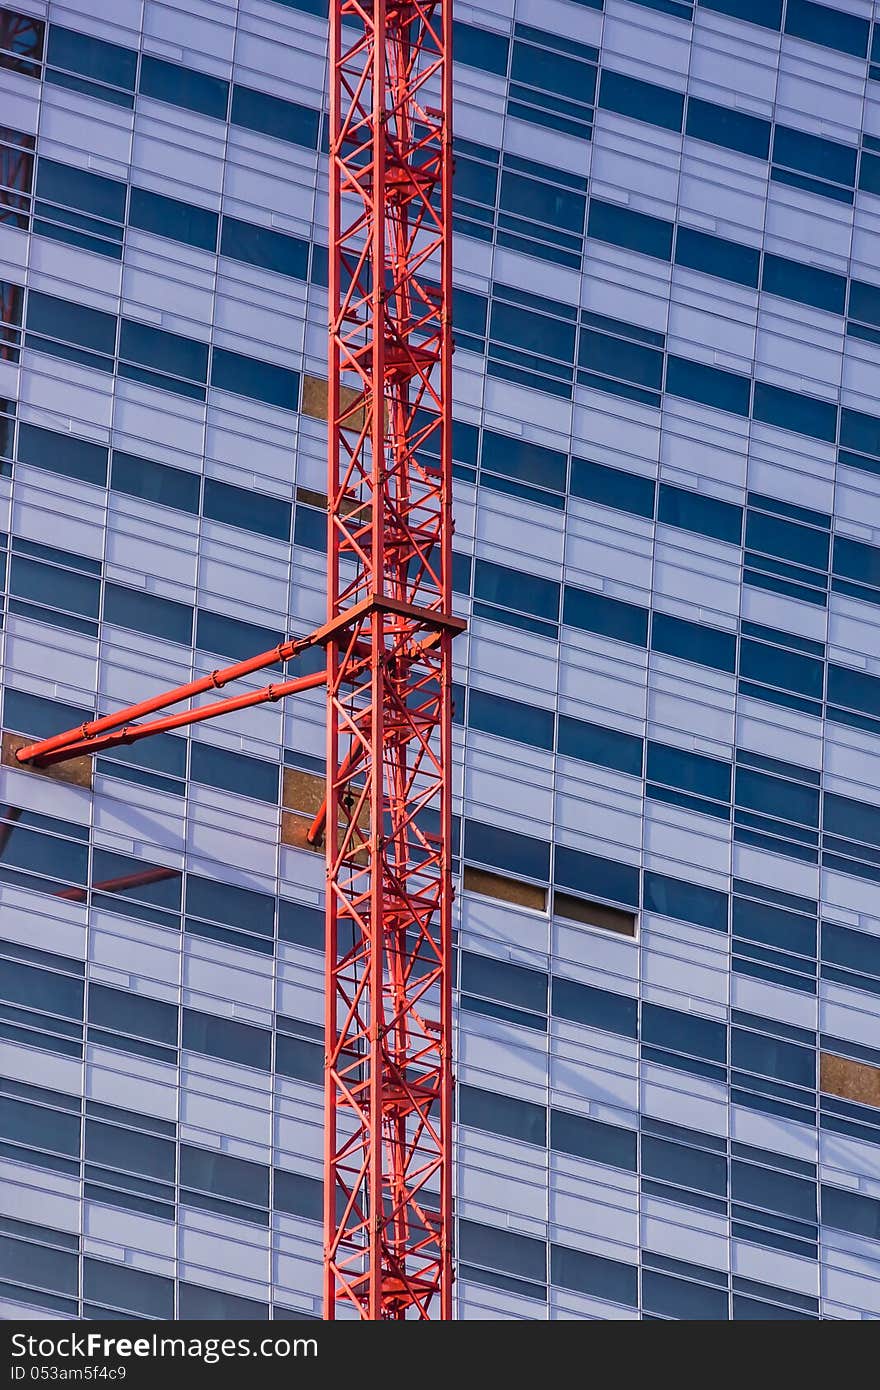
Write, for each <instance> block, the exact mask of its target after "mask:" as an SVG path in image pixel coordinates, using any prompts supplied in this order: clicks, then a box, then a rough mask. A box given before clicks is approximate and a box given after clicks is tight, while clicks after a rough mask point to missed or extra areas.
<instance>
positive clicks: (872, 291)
mask: <svg viewBox="0 0 880 1390" xmlns="http://www.w3.org/2000/svg"><path fill="white" fill-rule="evenodd" d="M877 32H878V33H880V29H878V31H877ZM849 314H850V318H853V319H858V320H859V322H860V323H871V324H874V325H876V326H877V327H880V285H871V284H868V283H867V282H866V281H864V280H850V282H849Z"/></svg>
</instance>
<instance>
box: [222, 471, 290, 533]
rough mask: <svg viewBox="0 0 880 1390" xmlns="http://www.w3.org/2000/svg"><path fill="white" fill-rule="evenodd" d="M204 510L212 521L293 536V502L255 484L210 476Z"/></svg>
mask: <svg viewBox="0 0 880 1390" xmlns="http://www.w3.org/2000/svg"><path fill="white" fill-rule="evenodd" d="M204 514H205V516H206V517H210V518H211V520H212V521H222V522H225V523H226V525H227V526H237V527H241V528H242V529H243V530H245V531H254V532H255V533H256V534H257V535H259V536H269V537H270V538H271V539H273V540H279V541H289V540H290V514H291V505H290V503H289V502H284V501H282V499H281V498H280V497H269V496H267V495H266V493H264V492H255V491H254V490H253V489H252V488H243V487H234V486H233V484H232V483H221V482H218V481H217V480H216V479H214V478H206V479H205V500H204Z"/></svg>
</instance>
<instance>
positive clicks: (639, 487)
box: [570, 458, 655, 518]
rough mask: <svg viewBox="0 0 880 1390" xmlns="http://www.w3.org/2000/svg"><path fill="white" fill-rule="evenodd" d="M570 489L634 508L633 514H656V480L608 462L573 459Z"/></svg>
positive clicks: (620, 507) (621, 508) (604, 502)
mask: <svg viewBox="0 0 880 1390" xmlns="http://www.w3.org/2000/svg"><path fill="white" fill-rule="evenodd" d="M570 490H571V495H572V496H573V497H582V498H584V499H585V500H586V501H590V502H599V503H600V504H601V505H603V506H606V507H615V508H617V510H618V511H623V512H631V513H632V515H633V516H643V517H647V518H650V517H652V516H653V515H654V491H655V488H654V483H653V481H652V480H651V479H650V478H643V477H641V476H640V475H639V474H637V473H626V472H624V471H623V469H620V468H610V467H609V466H608V465H607V464H603V463H592V462H591V461H590V460H589V459H579V458H575V459H572V461H571V483H570Z"/></svg>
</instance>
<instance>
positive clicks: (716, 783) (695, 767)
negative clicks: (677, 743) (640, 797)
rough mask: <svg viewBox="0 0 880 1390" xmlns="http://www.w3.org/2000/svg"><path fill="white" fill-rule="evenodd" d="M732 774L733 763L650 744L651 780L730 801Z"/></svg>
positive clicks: (680, 749)
mask: <svg viewBox="0 0 880 1390" xmlns="http://www.w3.org/2000/svg"><path fill="white" fill-rule="evenodd" d="M730 771H731V770H730V764H729V763H722V762H720V761H719V760H718V759H717V758H707V757H706V756H705V755H704V754H700V753H689V752H686V751H685V750H684V749H682V748H673V747H670V746H669V745H668V744H665V743H654V742H649V743H648V764H647V772H646V776H647V777H648V780H649V781H656V782H660V783H662V784H664V785H665V786H671V787H679V788H680V789H681V790H682V791H690V792H695V793H696V794H697V795H698V796H707V797H711V798H712V799H713V800H716V801H724V802H729V801H730Z"/></svg>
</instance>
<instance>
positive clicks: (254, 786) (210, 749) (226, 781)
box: [190, 741, 279, 805]
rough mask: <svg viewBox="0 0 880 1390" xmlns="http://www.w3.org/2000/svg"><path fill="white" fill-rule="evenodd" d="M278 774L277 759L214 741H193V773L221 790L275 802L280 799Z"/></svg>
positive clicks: (191, 774) (191, 764) (206, 783)
mask: <svg viewBox="0 0 880 1390" xmlns="http://www.w3.org/2000/svg"><path fill="white" fill-rule="evenodd" d="M278 774H279V769H278V767H277V765H276V764H275V763H270V762H267V761H266V760H265V759H264V758H254V757H251V756H250V755H249V754H247V753H233V752H231V751H230V750H229V749H226V748H215V747H214V746H213V744H209V743H199V742H196V741H193V744H192V747H191V749H190V776H191V777H192V779H193V781H195V782H202V783H204V784H205V785H206V786H209V787H217V788H218V789H219V790H220V791H227V792H234V793H235V794H237V795H238V796H250V797H254V798H255V799H256V800H258V801H266V802H269V803H270V804H271V805H274V804H275V803H276V802H277V801H278Z"/></svg>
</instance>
